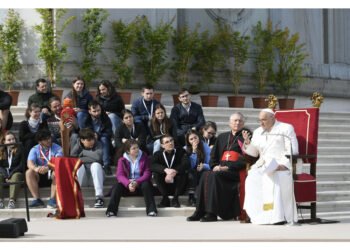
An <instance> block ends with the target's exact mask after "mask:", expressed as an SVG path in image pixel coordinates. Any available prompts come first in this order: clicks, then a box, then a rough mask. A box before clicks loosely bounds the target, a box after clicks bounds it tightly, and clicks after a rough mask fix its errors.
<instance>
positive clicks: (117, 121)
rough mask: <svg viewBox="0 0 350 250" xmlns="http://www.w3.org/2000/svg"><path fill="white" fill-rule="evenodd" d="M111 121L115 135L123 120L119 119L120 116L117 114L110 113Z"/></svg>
mask: <svg viewBox="0 0 350 250" xmlns="http://www.w3.org/2000/svg"><path fill="white" fill-rule="evenodd" d="M108 117H109V119H110V120H111V122H112V130H113V134H115V130H116V129H117V128H118V126H119V124H120V123H121V122H122V120H121V119H120V118H119V116H118V115H117V114H115V113H110V114H109V115H108Z"/></svg>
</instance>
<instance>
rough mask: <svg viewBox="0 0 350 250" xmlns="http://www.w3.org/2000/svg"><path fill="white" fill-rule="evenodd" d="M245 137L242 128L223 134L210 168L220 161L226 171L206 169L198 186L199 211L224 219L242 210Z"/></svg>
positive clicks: (234, 216)
mask: <svg viewBox="0 0 350 250" xmlns="http://www.w3.org/2000/svg"><path fill="white" fill-rule="evenodd" d="M243 142H244V139H243V137H242V133H241V131H240V132H238V133H236V135H233V134H232V132H231V131H230V132H226V133H223V134H220V135H219V136H218V138H217V140H216V142H215V145H214V147H213V149H212V151H211V153H210V162H209V165H210V167H211V169H213V168H214V167H215V166H217V165H219V164H221V166H227V167H228V170H227V171H211V170H210V171H205V172H204V173H202V175H201V179H200V181H199V184H198V186H197V190H196V192H197V207H196V211H200V212H206V213H213V214H216V215H218V216H219V217H220V218H221V219H223V220H229V219H232V218H236V217H237V216H239V215H240V214H241V208H240V205H239V197H238V194H239V191H238V185H239V182H240V179H239V170H241V169H244V168H245V163H244V160H243V157H242V149H241V147H242V146H243Z"/></svg>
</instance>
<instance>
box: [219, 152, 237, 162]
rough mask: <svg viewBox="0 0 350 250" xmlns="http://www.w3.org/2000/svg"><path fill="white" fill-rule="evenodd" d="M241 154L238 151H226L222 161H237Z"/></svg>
mask: <svg viewBox="0 0 350 250" xmlns="http://www.w3.org/2000/svg"><path fill="white" fill-rule="evenodd" d="M240 155H241V154H240V153H237V152H236V151H224V153H223V154H222V157H221V160H222V161H237V160H238V158H239V156H240Z"/></svg>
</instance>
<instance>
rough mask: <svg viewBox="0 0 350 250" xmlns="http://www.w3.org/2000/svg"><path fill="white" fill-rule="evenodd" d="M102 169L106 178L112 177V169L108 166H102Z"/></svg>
mask: <svg viewBox="0 0 350 250" xmlns="http://www.w3.org/2000/svg"><path fill="white" fill-rule="evenodd" d="M103 169H104V171H105V174H106V175H107V176H111V175H112V169H111V167H110V166H104V167H103Z"/></svg>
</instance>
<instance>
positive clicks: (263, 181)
mask: <svg viewBox="0 0 350 250" xmlns="http://www.w3.org/2000/svg"><path fill="white" fill-rule="evenodd" d="M259 122H260V127H259V128H257V129H256V130H255V131H254V133H253V137H252V138H251V139H250V136H249V134H248V133H247V132H245V131H244V132H243V138H244V139H245V142H244V151H245V153H246V154H248V155H251V156H254V157H257V156H259V159H258V160H257V161H256V163H255V164H254V165H252V167H251V169H250V170H249V171H248V176H247V179H246V182H245V201H244V209H245V210H246V212H247V214H248V215H249V217H250V220H251V222H252V223H253V224H275V223H281V222H282V223H283V222H284V221H286V222H292V221H294V222H297V220H298V216H297V209H296V203H295V198H294V190H293V167H292V165H291V163H290V160H289V159H288V158H287V157H286V155H290V154H291V148H292V154H298V141H297V138H296V135H295V132H294V128H293V126H292V125H290V124H287V123H282V122H279V121H277V120H276V118H275V114H274V112H273V111H272V110H271V109H263V110H262V111H261V112H260V114H259ZM273 160H275V161H276V164H275V169H274V170H272V171H270V170H271V169H270V170H269V169H267V168H268V167H271V166H272V165H274V164H270V163H271V161H273ZM268 170H269V171H268Z"/></svg>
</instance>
